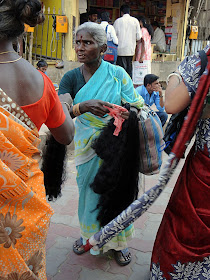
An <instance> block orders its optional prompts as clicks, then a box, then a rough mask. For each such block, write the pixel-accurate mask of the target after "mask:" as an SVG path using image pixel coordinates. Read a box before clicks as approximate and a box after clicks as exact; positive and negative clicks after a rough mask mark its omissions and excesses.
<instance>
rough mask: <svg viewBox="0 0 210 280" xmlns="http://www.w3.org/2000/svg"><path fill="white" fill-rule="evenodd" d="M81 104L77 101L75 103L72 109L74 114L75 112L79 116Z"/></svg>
mask: <svg viewBox="0 0 210 280" xmlns="http://www.w3.org/2000/svg"><path fill="white" fill-rule="evenodd" d="M79 104H80V103H77V104H76V105H74V106H73V109H72V111H73V114H74V116H75V117H78V116H80V115H81V113H80V110H79Z"/></svg>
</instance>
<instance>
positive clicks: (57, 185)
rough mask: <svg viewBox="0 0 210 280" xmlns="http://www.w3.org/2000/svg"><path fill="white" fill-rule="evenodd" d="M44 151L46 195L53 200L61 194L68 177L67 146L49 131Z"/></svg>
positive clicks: (43, 168)
mask: <svg viewBox="0 0 210 280" xmlns="http://www.w3.org/2000/svg"><path fill="white" fill-rule="evenodd" d="M42 152H43V155H42V167H41V170H42V171H43V173H44V185H45V190H46V195H47V196H48V200H49V201H52V200H53V199H54V198H57V197H59V196H60V195H61V187H62V184H63V182H64V181H65V178H66V172H65V170H66V169H65V164H66V161H65V158H66V154H67V146H65V145H62V144H60V143H58V142H57V141H56V140H55V138H54V137H53V136H52V134H51V133H49V134H48V135H47V140H46V144H45V146H44V148H43V151H42Z"/></svg>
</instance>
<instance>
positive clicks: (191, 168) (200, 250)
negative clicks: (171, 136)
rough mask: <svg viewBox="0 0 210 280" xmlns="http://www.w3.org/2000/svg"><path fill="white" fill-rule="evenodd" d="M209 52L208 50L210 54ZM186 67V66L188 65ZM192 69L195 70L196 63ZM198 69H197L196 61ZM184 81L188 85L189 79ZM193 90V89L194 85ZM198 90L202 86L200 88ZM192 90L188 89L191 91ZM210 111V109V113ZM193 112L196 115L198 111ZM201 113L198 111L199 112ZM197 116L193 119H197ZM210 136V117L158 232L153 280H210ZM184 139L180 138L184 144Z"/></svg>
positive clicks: (201, 126) (200, 129)
mask: <svg viewBox="0 0 210 280" xmlns="http://www.w3.org/2000/svg"><path fill="white" fill-rule="evenodd" d="M208 48H210V47H209V46H208ZM209 53H210V51H209V50H208V51H207V55H209ZM187 62H188V63H189V61H187ZM191 62H192V61H191ZM182 65H183V67H184V66H185V65H184V63H183V64H182ZM190 66H191V67H192V63H191V65H190ZM194 66H195V67H197V62H196V60H194ZM209 69H210V67H209V66H208V69H207V70H206V73H205V74H206V75H207V79H206V80H205V83H206V86H204V87H203V89H204V88H205V90H203V93H204V91H208V90H209ZM194 71H195V68H194ZM185 73H186V72H185ZM181 74H182V73H181ZM203 81H204V80H203ZM184 82H185V84H186V85H187V82H186V81H185V80H184ZM201 83H202V81H201ZM189 87H190V90H192V89H193V84H192V83H191V84H190V85H189ZM197 87H198V84H197V85H196V89H197ZM190 90H189V88H188V91H189V92H190ZM196 94H197V92H196ZM201 96H202V94H201ZM207 100H209V97H208V98H207ZM209 108H210V106H209V107H208V110H209ZM193 110H195V112H196V108H193ZM199 111H200V109H199V108H197V112H198V113H199ZM195 112H194V113H195ZM197 112H196V113H197ZM196 113H195V114H196ZM208 114H209V113H208ZM193 115H194V114H191V116H189V117H192V119H193ZM189 129H191V127H188V130H189ZM186 131H187V130H186ZM186 131H185V132H186ZM186 134H187V132H186ZM209 136H210V118H207V119H200V120H199V122H198V124H197V133H196V141H195V144H194V146H193V148H192V149H191V151H190V153H189V154H188V156H187V159H186V161H185V164H184V167H183V169H182V171H181V173H180V175H179V178H178V180H177V182H176V185H175V188H174V191H173V193H172V195H171V198H170V201H169V203H168V206H167V209H166V211H165V213H164V216H163V219H162V222H161V225H160V228H159V230H158V233H157V237H156V241H155V245H154V249H153V254H152V263H151V276H150V279H151V280H172V279H174V280H175V279H176V280H181V279H183V280H191V279H193V280H204V279H206V280H207V279H210V137H209ZM183 137H185V134H183ZM183 137H180V139H181V138H182V139H181V141H183ZM184 143H185V142H184ZM179 145H180V148H181V142H180V143H176V147H174V149H175V150H179ZM182 146H184V145H182ZM175 154H176V155H177V154H178V153H175Z"/></svg>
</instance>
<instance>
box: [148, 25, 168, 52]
mask: <svg viewBox="0 0 210 280" xmlns="http://www.w3.org/2000/svg"><path fill="white" fill-rule="evenodd" d="M152 27H153V29H154V36H153V38H152V42H151V43H152V44H156V46H155V47H154V50H155V51H159V52H165V51H166V37H165V34H164V32H163V30H162V29H161V28H160V26H159V24H158V22H157V21H154V22H153V23H152Z"/></svg>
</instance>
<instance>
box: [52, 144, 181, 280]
mask: <svg viewBox="0 0 210 280" xmlns="http://www.w3.org/2000/svg"><path fill="white" fill-rule="evenodd" d="M73 153H74V151H73V148H71V149H69V156H68V165H67V171H68V178H67V180H66V183H65V186H64V188H63V192H62V193H63V195H62V197H61V198H59V199H58V200H57V201H56V202H52V203H51V205H52V207H53V208H54V210H55V214H54V216H53V217H52V221H51V226H50V230H49V234H48V238H47V274H48V280H98V279H100V280H105V279H107V280H111V279H115V280H127V279H129V280H137V279H138V280H148V279H149V276H148V275H149V265H150V258H151V252H152V247H153V243H154V240H155V235H156V232H157V229H158V227H159V224H160V221H161V218H162V215H163V212H164V210H165V208H166V205H167V203H168V200H169V197H170V194H171V192H172V188H173V186H174V183H175V181H176V178H177V175H178V173H179V172H180V169H181V166H182V164H183V162H181V163H180V164H179V166H178V168H177V170H176V172H175V174H174V176H173V177H172V179H171V181H170V183H169V185H168V187H167V188H166V190H165V191H164V192H163V193H162V194H161V196H160V197H159V198H158V199H157V201H156V202H155V204H154V205H153V206H152V207H151V208H150V209H149V210H148V211H147V212H146V213H145V214H144V215H143V216H142V217H140V218H139V219H138V220H137V221H136V222H135V229H136V231H135V233H136V234H135V238H134V239H133V240H131V241H130V242H129V248H130V250H131V253H132V256H133V259H132V262H131V263H130V264H129V265H127V266H125V267H120V266H119V265H117V264H116V262H115V260H114V259H113V257H112V255H110V254H107V255H101V256H97V257H96V256H92V255H90V253H89V252H87V253H85V254H83V255H80V256H78V255H75V254H74V253H73V251H72V245H73V242H74V241H75V240H76V239H78V237H79V236H80V230H79V222H78V217H77V205H78V204H77V201H78V191H77V185H76V168H75V164H74V156H73ZM166 157H167V156H166V155H164V159H166ZM144 180H145V188H146V190H147V189H149V188H150V187H152V186H154V185H155V183H156V182H157V175H153V176H145V178H144ZM141 192H142V190H141Z"/></svg>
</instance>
